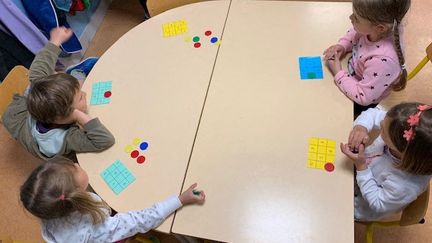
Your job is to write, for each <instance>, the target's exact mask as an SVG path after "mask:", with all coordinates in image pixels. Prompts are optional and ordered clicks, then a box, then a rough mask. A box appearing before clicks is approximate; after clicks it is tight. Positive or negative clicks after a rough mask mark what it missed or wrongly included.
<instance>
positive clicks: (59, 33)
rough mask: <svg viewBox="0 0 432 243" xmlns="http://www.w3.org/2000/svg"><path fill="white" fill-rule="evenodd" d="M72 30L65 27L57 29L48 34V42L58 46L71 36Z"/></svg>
mask: <svg viewBox="0 0 432 243" xmlns="http://www.w3.org/2000/svg"><path fill="white" fill-rule="evenodd" d="M72 33H73V32H72V30H71V29H67V28H66V27H57V28H54V29H52V30H51V32H50V42H51V43H53V44H54V45H56V46H60V45H61V44H63V43H64V42H66V41H67V40H69V38H70V37H71V36H72Z"/></svg>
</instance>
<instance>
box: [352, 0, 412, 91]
mask: <svg viewBox="0 0 432 243" xmlns="http://www.w3.org/2000/svg"><path fill="white" fill-rule="evenodd" d="M410 6H411V0H353V8H354V10H355V11H356V13H357V14H358V15H359V16H361V17H362V18H365V19H367V20H369V21H370V22H372V23H375V24H392V25H393V31H392V32H393V45H394V47H395V50H396V53H397V55H398V58H399V65H400V66H401V69H402V72H401V74H400V75H399V81H398V82H397V83H395V84H393V90H394V91H401V90H403V89H405V86H406V83H407V71H406V68H405V57H404V54H403V52H402V47H401V44H400V36H399V25H400V23H401V21H402V19H403V17H404V16H405V14H406V13H407V12H408V9H409V8H410Z"/></svg>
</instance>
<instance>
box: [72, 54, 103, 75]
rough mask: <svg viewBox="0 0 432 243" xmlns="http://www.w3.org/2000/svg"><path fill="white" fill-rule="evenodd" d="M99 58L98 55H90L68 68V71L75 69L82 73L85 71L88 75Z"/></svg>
mask: <svg viewBox="0 0 432 243" xmlns="http://www.w3.org/2000/svg"><path fill="white" fill-rule="evenodd" d="M98 60H99V58H98V57H88V58H86V59H84V60H82V61H81V62H80V63H78V64H75V65H72V66H70V67H68V68H67V69H66V73H67V74H71V73H72V72H73V71H77V72H80V73H84V74H85V75H86V76H88V74H89V73H90V71H91V70H92V68H93V66H94V65H95V64H96V62H97V61H98Z"/></svg>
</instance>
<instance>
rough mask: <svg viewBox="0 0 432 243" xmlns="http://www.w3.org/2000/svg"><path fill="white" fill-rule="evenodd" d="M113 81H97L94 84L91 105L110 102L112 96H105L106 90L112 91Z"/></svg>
mask: <svg viewBox="0 0 432 243" xmlns="http://www.w3.org/2000/svg"><path fill="white" fill-rule="evenodd" d="M111 90H112V81H106V82H97V83H94V84H93V86H92V95H91V99H90V105H101V104H108V103H109V102H110V101H111V97H105V93H106V92H108V91H109V92H111Z"/></svg>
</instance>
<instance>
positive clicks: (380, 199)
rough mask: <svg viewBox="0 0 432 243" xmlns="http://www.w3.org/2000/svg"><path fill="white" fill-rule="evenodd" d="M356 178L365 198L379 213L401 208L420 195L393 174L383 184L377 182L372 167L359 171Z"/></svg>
mask: <svg viewBox="0 0 432 243" xmlns="http://www.w3.org/2000/svg"><path fill="white" fill-rule="evenodd" d="M388 173H391V172H388ZM356 178H357V184H358V186H359V188H360V191H361V193H362V196H363V198H364V199H365V200H366V202H367V203H368V204H369V207H370V208H371V209H372V210H373V211H375V212H378V213H384V212H395V211H397V210H401V209H402V208H403V207H404V206H406V205H407V204H409V203H410V202H412V201H414V200H415V199H416V198H417V196H418V193H417V189H415V188H408V186H407V185H406V182H404V181H400V180H399V179H398V177H396V176H394V175H391V174H390V175H388V176H387V178H386V180H385V181H384V182H383V183H382V184H381V185H378V184H377V181H376V179H375V177H374V175H373V174H372V171H371V170H370V169H366V170H362V171H357V177H356ZM419 193H420V192H419Z"/></svg>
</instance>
